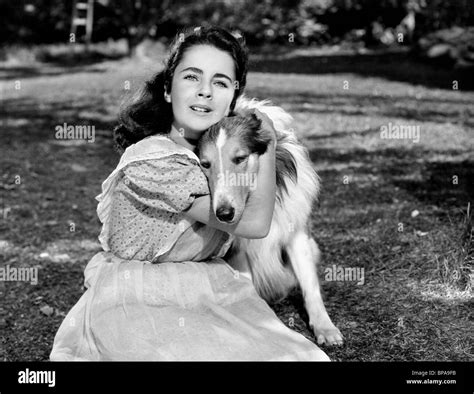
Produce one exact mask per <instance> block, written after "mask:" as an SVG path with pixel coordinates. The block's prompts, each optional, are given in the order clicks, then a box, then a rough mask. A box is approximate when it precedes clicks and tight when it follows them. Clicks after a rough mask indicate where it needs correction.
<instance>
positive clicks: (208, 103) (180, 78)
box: [170, 45, 235, 139]
mask: <svg viewBox="0 0 474 394" xmlns="http://www.w3.org/2000/svg"><path fill="white" fill-rule="evenodd" d="M234 81H235V66H234V61H233V59H232V57H231V56H230V55H229V54H228V53H227V52H224V51H221V50H219V49H217V48H215V47H213V46H210V45H196V46H194V47H191V48H189V49H188V50H187V51H186V52H185V53H184V56H183V59H182V60H181V62H180V63H179V64H178V66H177V67H176V70H175V72H174V76H173V80H172V83H171V92H170V97H171V105H172V107H173V117H174V122H173V125H174V126H175V127H176V129H177V130H178V131H184V133H185V136H186V137H189V138H195V139H197V138H199V137H200V136H201V134H202V133H203V132H204V131H205V130H206V129H208V128H209V127H210V126H212V125H213V124H215V123H217V122H219V121H220V120H221V119H222V118H223V117H224V116H227V115H228V113H229V109H230V104H231V102H232V99H233V98H234ZM180 129H181V130H180Z"/></svg>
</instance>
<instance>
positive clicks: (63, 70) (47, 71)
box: [0, 65, 105, 81]
mask: <svg viewBox="0 0 474 394" xmlns="http://www.w3.org/2000/svg"><path fill="white" fill-rule="evenodd" d="M79 72H88V73H103V72H105V70H102V69H99V68H97V67H90V66H79V65H74V66H73V65H70V66H68V67H64V66H62V67H50V66H45V65H39V66H18V67H10V66H9V67H5V66H0V81H6V80H11V79H25V78H35V77H53V76H59V75H64V74H66V75H68V74H74V73H79Z"/></svg>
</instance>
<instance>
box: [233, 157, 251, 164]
mask: <svg viewBox="0 0 474 394" xmlns="http://www.w3.org/2000/svg"><path fill="white" fill-rule="evenodd" d="M247 157H248V156H238V157H236V158H235V159H234V163H235V164H241V163H243V162H244V161H245V160H246V159H247Z"/></svg>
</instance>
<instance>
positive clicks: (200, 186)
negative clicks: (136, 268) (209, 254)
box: [109, 155, 209, 261]
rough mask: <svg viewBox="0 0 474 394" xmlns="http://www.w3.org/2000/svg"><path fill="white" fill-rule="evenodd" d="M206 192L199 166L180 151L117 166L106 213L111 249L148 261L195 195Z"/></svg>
mask: <svg viewBox="0 0 474 394" xmlns="http://www.w3.org/2000/svg"><path fill="white" fill-rule="evenodd" d="M207 194H209V187H208V185H207V180H206V177H205V175H204V174H203V172H202V171H201V169H200V168H199V165H198V163H197V162H195V161H194V160H192V159H190V158H188V157H186V156H183V155H172V156H168V157H165V158H162V159H156V160H147V161H139V162H134V163H131V164H130V165H128V166H127V167H125V168H124V169H123V170H122V175H121V178H120V179H119V181H118V184H117V186H116V188H115V191H114V194H113V200H112V209H111V216H110V233H109V234H110V238H109V245H110V249H111V252H112V253H114V254H115V255H116V256H118V257H121V258H124V259H135V260H147V261H152V260H153V258H154V256H156V254H157V253H158V252H159V251H160V249H161V248H162V247H163V245H165V243H166V242H167V240H168V237H169V236H170V235H171V234H172V233H173V232H174V230H175V228H176V226H177V225H178V223H179V222H180V220H181V219H182V212H183V211H185V210H186V209H188V208H189V207H190V206H191V205H192V203H193V202H194V199H195V198H196V197H199V196H203V195H207Z"/></svg>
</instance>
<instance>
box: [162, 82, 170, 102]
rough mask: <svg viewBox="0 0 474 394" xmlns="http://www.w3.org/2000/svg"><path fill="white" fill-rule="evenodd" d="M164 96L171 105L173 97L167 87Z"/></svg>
mask: <svg viewBox="0 0 474 394" xmlns="http://www.w3.org/2000/svg"><path fill="white" fill-rule="evenodd" d="M163 96H164V98H165V101H166V102H167V103H171V95H170V94H169V93H168V89H167V88H166V85H165V86H164V87H163Z"/></svg>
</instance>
